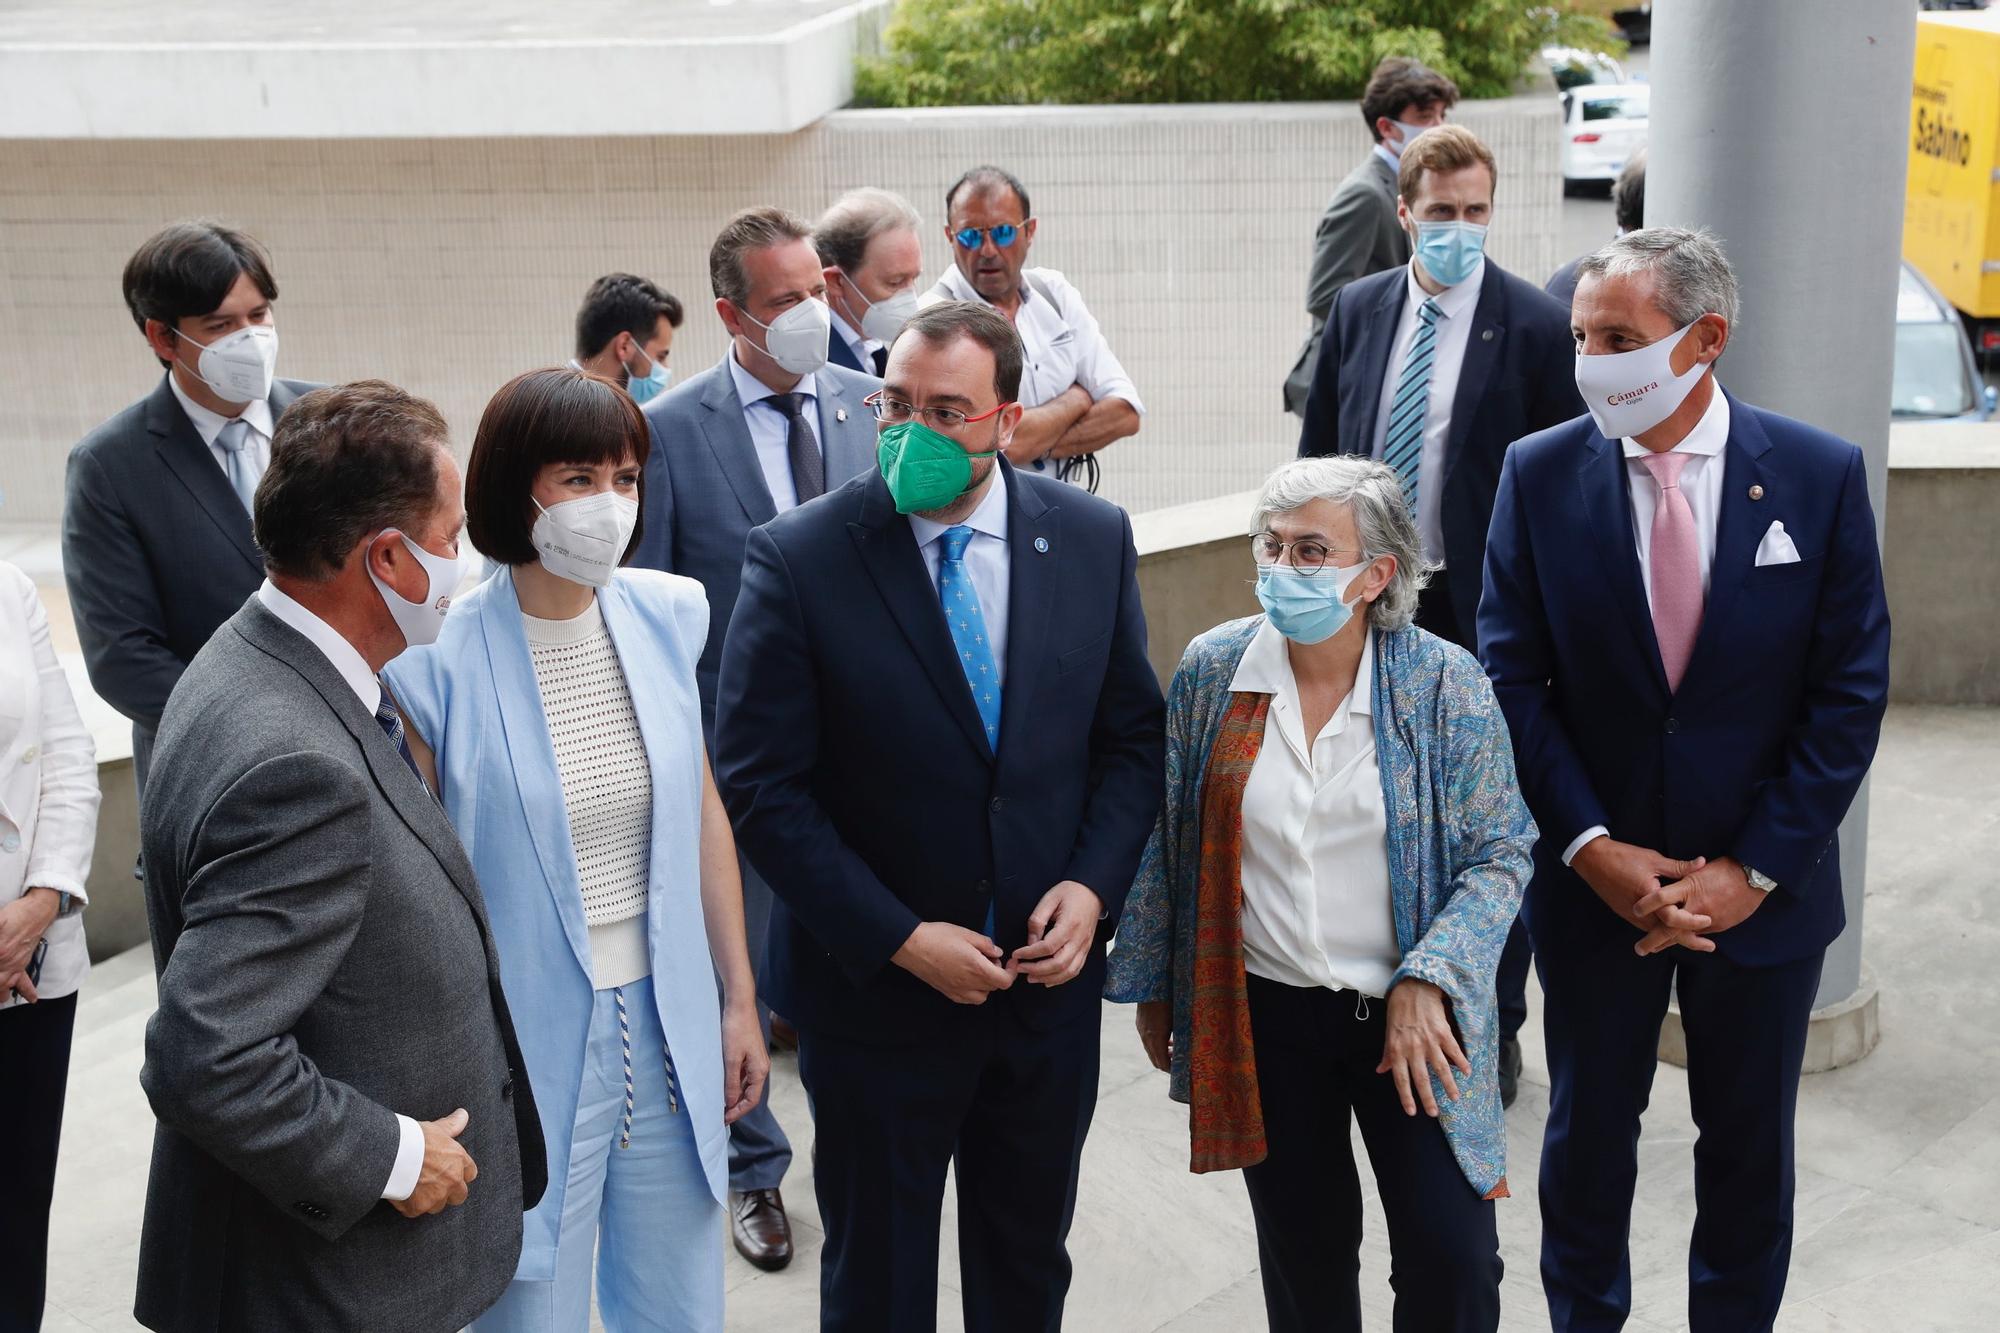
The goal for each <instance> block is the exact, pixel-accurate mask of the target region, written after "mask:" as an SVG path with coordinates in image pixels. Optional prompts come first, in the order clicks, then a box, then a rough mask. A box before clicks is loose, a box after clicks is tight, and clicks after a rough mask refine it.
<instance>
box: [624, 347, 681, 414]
mask: <svg viewBox="0 0 2000 1333" xmlns="http://www.w3.org/2000/svg"><path fill="white" fill-rule="evenodd" d="M639 355H641V356H644V355H645V353H644V352H641V353H640V354H639ZM625 373H626V374H627V375H631V376H632V377H631V378H630V379H628V380H627V381H626V382H625V392H627V393H629V394H631V395H632V401H633V402H635V403H637V404H639V405H640V406H641V407H644V406H645V405H646V404H647V403H648V402H650V401H651V400H652V399H655V398H657V397H659V396H660V395H661V394H663V393H665V392H666V391H667V385H668V384H670V383H672V382H673V378H674V372H673V371H671V370H669V369H667V363H666V362H664V361H655V362H653V370H652V373H651V374H649V375H632V368H631V367H630V366H627V367H625Z"/></svg>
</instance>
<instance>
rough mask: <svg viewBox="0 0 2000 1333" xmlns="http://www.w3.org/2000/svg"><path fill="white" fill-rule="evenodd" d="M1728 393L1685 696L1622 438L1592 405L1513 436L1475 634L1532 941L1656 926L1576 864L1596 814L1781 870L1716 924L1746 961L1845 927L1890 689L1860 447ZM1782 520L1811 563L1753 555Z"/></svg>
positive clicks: (1639, 835) (1762, 961)
mask: <svg viewBox="0 0 2000 1333" xmlns="http://www.w3.org/2000/svg"><path fill="white" fill-rule="evenodd" d="M1729 408H1730V418H1729V443H1728V445H1727V447H1726V449H1725V450H1724V460H1725V461H1724V464H1723V484H1722V511H1721V514H1720V516H1719V517H1718V520H1717V524H1716V539H1715V562H1714V565H1713V567H1712V572H1711V574H1710V578H1709V594H1708V602H1707V606H1706V608H1705V610H1704V613H1703V616H1702V623H1701V633H1700V635H1699V637H1698V638H1697V639H1696V641H1695V647H1694V656H1693V657H1692V658H1691V659H1690V660H1689V662H1688V667H1687V672H1686V674H1685V676H1683V678H1682V680H1681V685H1680V689H1679V690H1677V691H1675V692H1672V693H1669V692H1668V689H1667V679H1666V671H1665V668H1664V667H1663V666H1662V665H1661V663H1660V649H1659V642H1658V640H1657V639H1656V638H1655V637H1654V634H1653V617H1652V612H1651V610H1650V609H1649V606H1648V603H1647V601H1646V592H1645V585H1644V583H1643V582H1642V581H1641V578H1640V572H1639V556H1638V551H1637V548H1636V546H1635V544H1634V540H1633V534H1632V508H1631V499H1630V492H1629V490H1628V484H1627V477H1626V466H1625V460H1624V456H1623V451H1622V449H1621V448H1620V446H1619V445H1618V444H1617V443H1616V442H1614V441H1610V440H1606V439H1605V438H1604V436H1603V435H1602V434H1600V433H1599V432H1598V430H1597V428H1596V426H1595V424H1594V423H1593V422H1592V421H1591V420H1590V419H1589V418H1587V417H1586V418H1584V419H1582V420H1579V421H1573V422H1570V423H1569V424H1567V425H1564V426H1560V427H1557V428H1556V429H1554V430H1550V431H1544V432H1542V433H1541V434H1539V435H1535V436H1532V437H1530V438H1528V439H1525V440H1522V441H1520V442H1519V443H1518V444H1516V445H1515V446H1514V447H1513V449H1512V450H1510V451H1509V452H1508V455H1507V462H1506V468H1505V471H1504V473H1503V475H1502V477H1501V480H1500V494H1499V499H1498V501H1497V502H1496V504H1495V505H1494V509H1493V531H1492V534H1491V536H1490V537H1489V538H1488V540H1487V547H1486V596H1485V598H1484V600H1483V601H1482V602H1481V603H1480V607H1479V645H1480V656H1481V658H1482V659H1483V660H1484V662H1485V664H1486V670H1487V673H1488V674H1489V675H1490V676H1492V678H1493V686H1494V691H1495V693H1496V694H1497V695H1498V696H1499V699H1500V706H1501V708H1502V710H1504V711H1505V712H1506V714H1507V722H1508V725H1509V726H1510V728H1511V729H1512V731H1513V735H1514V753H1515V756H1516V758H1517V760H1518V762H1519V770H1520V779H1521V789H1522V792H1523V793H1524V794H1525V795H1526V796H1527V798H1528V807H1529V809H1530V810H1531V811H1533V813H1534V816H1535V822H1536V823H1537V824H1539V825H1540V826H1541V830H1542V841H1541V844H1540V846H1539V847H1537V848H1536V851H1535V878H1534V882H1533V883H1532V884H1531V885H1530V886H1529V889H1528V894H1527V900H1526V907H1525V909H1524V910H1525V912H1526V916H1527V921H1528V928H1529V931H1530V933H1531V934H1532V935H1533V936H1534V940H1535V947H1536V948H1537V949H1545V948H1548V947H1549V946H1550V945H1551V944H1552V943H1566V944H1570V945H1573V946H1577V947H1591V946H1594V945H1608V944H1610V943H1611V942H1614V941H1615V942H1617V943H1618V944H1621V945H1626V946H1629V945H1630V943H1631V942H1632V941H1633V940H1635V939H1637V938H1638V931H1637V930H1636V929H1635V928H1634V927H1633V926H1630V925H1628V924H1626V923H1625V922H1624V921H1623V920H1622V919H1620V918H1619V917H1617V916H1614V915H1613V914H1612V913H1611V911H1610V910H1609V909H1608V908H1606V907H1605V906H1604V905H1603V904H1602V903H1601V902H1600V901H1599V900H1598V898H1597V896H1596V895H1595V894H1594V893H1592V892H1591V890H1590V888H1589V886H1588V885H1586V884H1585V883H1584V882H1583V880H1582V879H1581V878H1580V877H1579V876H1578V875H1577V874H1576V873H1575V872H1574V871H1572V870H1570V869H1568V868H1567V867H1565V866H1564V865H1563V864H1562V859H1561V858H1562V854H1563V851H1564V850H1565V849H1566V848H1567V847H1568V846H1569V844H1570V842H1571V841H1573V840H1574V839H1575V838H1576V836H1577V835H1578V834H1579V833H1582V832H1583V831H1584V830H1585V829H1587V828H1590V827H1591V826H1592V825H1596V824H1602V825H1604V826H1605V827H1607V828H1608V829H1610V831H1611V836H1612V837H1614V838H1617V839H1618V840H1619V841H1621V842H1630V843H1637V844H1639V845H1641V846H1646V847H1651V848H1654V849H1655V850H1657V851H1659V852H1662V853H1664V854H1665V855H1667V856H1671V857H1675V858H1679V859H1692V858H1693V857H1696V856H1707V857H1719V856H1725V855H1727V856H1734V857H1736V858H1737V859H1738V860H1740V861H1742V862H1743V864H1745V865H1747V866H1752V867H1754V868H1756V869H1757V870H1759V871H1761V872H1763V873H1764V874H1766V875H1769V876H1770V877H1771V878H1773V879H1775V880H1776V881H1777V882H1778V887H1777V888H1776V889H1774V890H1772V892H1771V895H1770V897H1769V898H1768V899H1767V900H1766V901H1765V903H1764V905H1763V906H1761V907H1759V908H1758V909H1757V911H1756V912H1755V913H1754V914H1753V915H1752V916H1751V917H1750V918H1749V919H1748V920H1746V921H1744V922H1743V923H1742V924H1741V925H1739V926H1737V927H1736V928H1735V929H1733V930H1728V931H1723V932H1722V933H1720V934H1718V935H1716V936H1715V937H1714V938H1715V941H1716V947H1717V948H1718V949H1719V950H1720V951H1721V952H1722V953H1723V954H1725V955H1726V956H1728V957H1729V958H1731V959H1733V960H1734V961H1736V962H1738V963H1742V964H1746V965H1749V966H1762V965H1769V964H1776V963H1783V962H1790V961H1793V960H1796V959H1800V958H1804V957H1807V956H1809V955H1811V954H1813V953H1816V952H1818V951H1819V950H1821V949H1823V948H1825V947H1826V946H1827V944H1828V943H1830V942H1831V941H1832V940H1833V938H1834V937H1835V936H1836V935H1838V934H1839V933H1840V930H1841V927H1842V925H1843V924H1844V923H1845V921H1846V916H1845V910H1844V908H1843V905H1842V902H1841V894H1840V856H1839V841H1838V838H1837V836H1836V835H1837V831H1838V829H1839V827H1840V821H1841V819H1842V818H1843V817H1844V816H1845V815H1846V814H1847V807H1848V805H1849V803H1850V802H1852V801H1853V799H1854V793H1855V791H1856V790H1857V789H1858V788H1859V787H1860V785H1861V779H1862V777H1863V776H1864V775H1865V774H1866V773H1867V771H1868V765H1869V763H1870V762H1871V761H1872V759H1873V758H1874V754H1875V742H1876V738H1877V736H1878V734H1879V733H1880V731H1881V724H1882V713H1883V710H1884V708H1885V707H1886V706H1887V702H1888V695H1889V611H1888V605H1887V603H1886V602H1885V601H1884V598H1883V593H1882V562H1881V558H1880V554H1879V551H1878V549H1877V546H1876V540H1875V515H1874V512H1873V510H1872V509H1871V507H1870V505H1869V502H1868V483H1867V477H1866V474H1865V473H1864V471H1863V467H1862V461H1861V451H1860V450H1859V449H1856V448H1855V447H1854V446H1853V445H1851V444H1849V443H1847V442H1846V441H1844V440H1841V439H1838V438H1836V437H1834V436H1832V435H1829V434H1827V433H1826V432H1824V431H1821V430H1817V429H1815V428H1814V427H1811V426H1808V425H1805V424H1804V423H1802V422H1798V421H1793V420H1791V419H1789V418H1787V417H1781V416H1779V415H1777V414H1776V413H1774V412H1764V411H1760V410H1759V409H1757V408H1754V407H1751V406H1749V405H1748V404H1746V403H1742V402H1740V401H1738V400H1737V399H1735V398H1731V399H1730V400H1729ZM1753 488H1758V489H1754V490H1753ZM1774 520H1779V521H1782V522H1783V523H1784V525H1785V532H1786V533H1787V534H1789V535H1790V537H1791V539H1792V542H1793V544H1794V545H1795V546H1796V547H1797V548H1798V553H1799V556H1800V559H1799V560H1798V561H1797V562H1796V563H1792V564H1775V565H1764V566H1758V565H1757V564H1756V553H1757V548H1758V545H1759V544H1760V542H1761V541H1762V540H1763V537H1764V534H1765V532H1766V531H1767V530H1768V529H1769V528H1770V525H1771V523H1772V522H1773V521H1774Z"/></svg>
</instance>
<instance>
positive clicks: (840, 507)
mask: <svg viewBox="0 0 2000 1333" xmlns="http://www.w3.org/2000/svg"><path fill="white" fill-rule="evenodd" d="M1001 466H1002V468H1003V469H1004V471H1005V479H1006V483H1007V485H1008V497H1007V505H1008V543H1007V545H1008V568H1009V571H1010V572H1009V578H1010V583H1009V594H1008V631H1007V662H1006V682H1005V694H1004V700H1003V703H1002V706H1001V719H1000V744H999V749H998V753H997V754H996V753H995V752H994V751H993V750H992V749H990V748H988V745H987V742H986V733H985V730H984V729H983V727H982V726H981V725H980V721H979V714H978V712H977V710H976V709H975V708H974V706H973V701H972V692H971V690H970V688H969V687H968V686H967V685H966V682H965V676H964V673H963V671H962V669H961V668H960V666H959V663H958V657H957V654H956V653H955V651H954V650H953V648H952V643H951V636H950V632H949V631H948V630H947V628H946V626H945V620H944V614H943V611H942V610H941V609H940V607H939V604H938V594H937V587H936V585H935V584H934V583H933V582H932V581H931V579H930V577H929V572H928V570H927V569H926V567H925V565H924V561H923V557H922V555H921V554H920V553H919V552H918V550H917V543H916V537H915V535H914V533H913V531H912V529H911V527H910V523H909V520H908V519H907V518H905V517H903V516H902V515H900V514H898V513H897V512H896V510H895V506H894V505H893V503H892V502H891V501H890V498H889V491H888V487H887V486H886V485H885V484H884V483H883V481H882V478H881V476H880V475H879V474H877V473H874V472H870V473H868V474H866V475H865V476H862V477H860V478H857V479H856V480H854V481H851V482H849V483H848V484H847V485H845V486H843V487H841V489H840V490H838V491H835V492H831V493H829V494H828V495H826V496H825V497H824V498H822V499H820V500H817V501H814V502H813V503H811V504H808V505H802V506H800V507H799V508H797V509H794V510H792V511H791V512H789V513H787V514H784V515H782V516H780V517H779V518H778V519H777V520H776V521H774V522H772V523H770V524H768V525H767V526H765V527H762V528H759V529H757V530H756V531H755V532H752V533H751V534H750V544H749V553H748V556H747V558H746V560H745V562H744V566H743V591H742V595H741V597H740V599H739V600H738V602H737V604H736V615H735V618H734V619H733V620H732V621H731V622H730V625H729V635H728V640H727V642H726V644H725V646H724V648H723V655H722V688H721V698H720V701H719V705H718V708H717V718H716V769H717V774H716V776H717V778H718V780H719V785H720V786H721V789H722V794H723V799H724V800H725V802H727V804H728V806H729V812H730V815H731V817H732V819H733V821H734V824H735V827H736V833H737V837H738V838H739V840H740V841H741V843H742V846H743V849H744V851H745V853H746V854H747V855H748V856H749V858H750V861H751V863H752V864H753V865H754V866H755V867H756V868H757V870H758V872H759V873H760V874H761V875H762V876H763V877H764V879H765V880H766V881H767V882H768V883H769V884H770V885H771V888H772V891H773V892H774V893H775V894H776V895H777V898H778V904H777V907H776V910H775V912H774V914H773V917H772V921H771V940H770V953H769V963H770V968H769V971H768V973H767V974H766V982H767V990H768V998H769V1000H770V1002H771V1006H772V1008H774V1009H776V1010H778V1011H779V1012H780V1013H783V1014H785V1015H787V1016H789V1017H791V1018H792V1019H793V1020H794V1021H795V1022H798V1023H799V1024H800V1025H801V1026H805V1027H808V1028H818V1029H823V1030H825V1031H828V1032H833V1033H839V1034H844V1035H848V1036H852V1037H856V1038H859V1039H863V1040H866V1041H869V1042H874V1043H888V1042H919V1041H927V1040H933V1039H936V1038H938V1037H940V1036H946V1037H948V1036H949V1035H950V1033H951V1032H953V1031H954V1030H955V1025H956V1024H957V1023H960V1022H963V1021H965V1020H964V1018H963V1015H964V1014H965V1012H966V1011H965V1010H964V1009H963V1008H962V1007H961V1006H959V1005H956V1004H954V1003H953V1002H952V1001H950V1000H948V999H946V998H945V997H944V996H943V995H940V994H939V993H937V992H936V991H934V990H932V989H931V988H930V987H929V986H927V985H926V984H924V983H923V982H922V981H919V980H918V979H917V978H916V977H915V976H913V975H911V974H909V973H907V972H905V971H903V970H902V969H901V968H899V967H896V966H895V965H894V964H892V963H891V962H890V961H889V960H890V958H891V956H892V955H894V954H895V952H896V951H897V950H898V949H899V948H901V947H902V944H903V942H904V941H905V940H906V939H908V938H909V936H910V933H911V931H913V930H915V929H916V927H917V926H918V924H919V923H921V922H924V921H952V922H956V923H957V924H959V925H961V926H964V927H966V928H968V929H971V930H981V929H982V928H983V926H984V922H985V919H986V915H987V912H988V909H989V907H991V908H992V910H993V911H994V914H995V921H996V929H995V936H996V939H995V942H996V943H997V944H999V945H1000V946H1001V948H1003V949H1006V950H1009V951H1010V952H1011V951H1012V950H1014V949H1018V948H1020V947H1021V946H1022V945H1024V944H1025V943H1026V942H1027V921H1028V916H1029V914H1030V913H1031V912H1032V911H1033V910H1034V908H1035V905H1036V904H1037V903H1039V902H1040V901H1041V898H1042V896H1043V895H1044V894H1045V893H1047V892H1048V890H1049V889H1050V888H1052V887H1053V886H1055V885H1056V884H1057V883H1059V882H1061V881H1063V880H1066V879H1072V880H1076V881H1078V882H1079V883H1081V884H1084V885H1086V886H1087V887H1089V888H1090V889H1091V890H1092V891H1093V892H1095V893H1096V894H1097V896H1098V897H1099V898H1100V899H1101V900H1102V901H1103V904H1104V909H1105V914H1106V915H1105V920H1104V921H1103V923H1102V924H1100V925H1099V927H1098V931H1097V940H1096V944H1095V946H1094V947H1093V949H1092V950H1091V955H1090V958H1089V961H1088V962H1087V963H1086V965H1085V967H1084V969H1083V972H1082V974H1081V975H1080V976H1078V977H1077V978H1076V979H1075V980H1074V981H1071V982H1069V983H1068V984H1067V985H1063V986H1057V987H1054V988H1049V987H1043V986H1035V985H1029V984H1027V983H1025V982H1017V983H1016V984H1015V985H1014V986H1013V987H1012V988H1011V989H1010V990H1008V991H1005V992H1003V993H1001V994H999V995H996V996H995V997H994V998H993V999H992V1000H989V1001H988V1003H989V1004H991V1003H999V1004H1003V1005H1005V1006H1007V1007H1008V1008H1010V1009H1012V1010H1013V1011H1014V1012H1015V1013H1017V1014H1018V1015H1019V1016H1020V1017H1021V1019H1022V1020H1023V1021H1024V1022H1026V1023H1027V1024H1028V1025H1029V1026H1030V1027H1032V1028H1037V1029H1045V1028H1048V1027H1052V1026H1054V1025H1056V1024H1058V1023H1062V1022H1066V1021H1069V1020H1071V1019H1076V1018H1081V1017H1084V1016H1089V1021H1091V1022H1095V1021H1096V1017H1095V1015H1096V1014H1097V1011H1098V1007H1099V1004H1100V1003H1101V1000H1100V996H1101V995H1102V993H1103V989H1104V945H1105V941H1106V940H1107V939H1108V938H1109V936H1110V935H1111V933H1112V931H1113V929H1114V927H1115V926H1116V925H1117V921H1118V914H1119V911H1120V910H1121V908H1122V907H1123V905H1124V901H1125V894H1126V891H1127V890H1128V889H1129V888H1130V887H1131V884H1132V879H1133V877H1134V875H1135V874H1137V872H1138V866H1139V857H1140V854H1141V852H1142V851H1143V850H1144V849H1145V844H1146V838H1147V836H1148V835H1149V834H1150V833H1151V831H1152V827H1153V822H1154V819H1155V817H1156V816H1157V815H1158V813H1159V808H1160V799H1161V795H1162V791H1163V787H1164V774H1163V765H1164V763H1165V735H1164V730H1163V728H1164V725H1165V719H1164V705H1163V702H1162V700H1161V697H1160V686H1159V681H1158V679H1157V678H1156V677H1155V676H1154V674H1153V669H1152V667H1151V666H1150V665H1149V664H1148V662H1147V659H1146V622H1145V617H1144V614H1143V612H1142V611H1141V609H1140V605H1139V584H1138V577H1137V571H1138V557H1137V555H1136V554H1135V553H1134V550H1133V546H1132V527H1131V522H1130V520H1129V519H1128V518H1127V517H1126V515H1125V512H1124V511H1123V510H1122V509H1119V508H1117V507H1116V506H1114V505H1111V504H1108V503H1106V502H1105V501H1103V500H1099V499H1097V498H1096V497H1094V496H1091V495H1089V494H1087V493H1085V492H1083V491H1080V490H1078V489H1077V488H1075V487H1073V486H1067V485H1064V484H1063V483H1061V482H1058V481H1052V480H1048V479H1045V478H1041V477H1035V476H1029V475H1025V474H1023V473H1021V472H1019V471H1016V470H1015V469H1013V468H1012V467H1011V466H1009V465H1007V464H1006V463H1005V462H1004V461H1003V462H1002V465H1001Z"/></svg>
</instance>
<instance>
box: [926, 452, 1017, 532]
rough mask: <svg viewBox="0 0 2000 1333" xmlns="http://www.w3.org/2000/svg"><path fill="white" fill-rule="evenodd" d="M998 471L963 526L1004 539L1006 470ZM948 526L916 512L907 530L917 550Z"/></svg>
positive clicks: (1005, 527)
mask: <svg viewBox="0 0 2000 1333" xmlns="http://www.w3.org/2000/svg"><path fill="white" fill-rule="evenodd" d="M999 472H1000V479H999V480H998V481H996V482H994V483H993V485H991V486H989V487H988V488H987V490H986V498H985V499H983V500H981V501H980V502H979V508H977V509H975V510H973V511H972V513H971V515H970V516H969V517H967V518H966V519H965V520H964V522H963V526H965V527H968V528H971V529H972V530H973V531H974V532H983V533H985V534H986V535H987V536H989V537H997V538H999V539H1000V540H1001V541H1003V542H1004V541H1006V540H1007V469H1006V468H1004V467H1003V468H1000V469H999ZM951 526H953V525H952V524H949V523H940V522H938V521H937V520H936V519H929V518H924V517H922V516H920V515H917V514H912V515H910V531H911V532H913V533H915V534H916V538H917V549H918V550H919V551H921V550H923V549H924V548H925V547H926V546H929V545H930V544H931V543H932V542H934V541H936V540H937V539H938V538H939V537H942V536H943V535H944V532H945V529H946V528H948V527H951Z"/></svg>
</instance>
